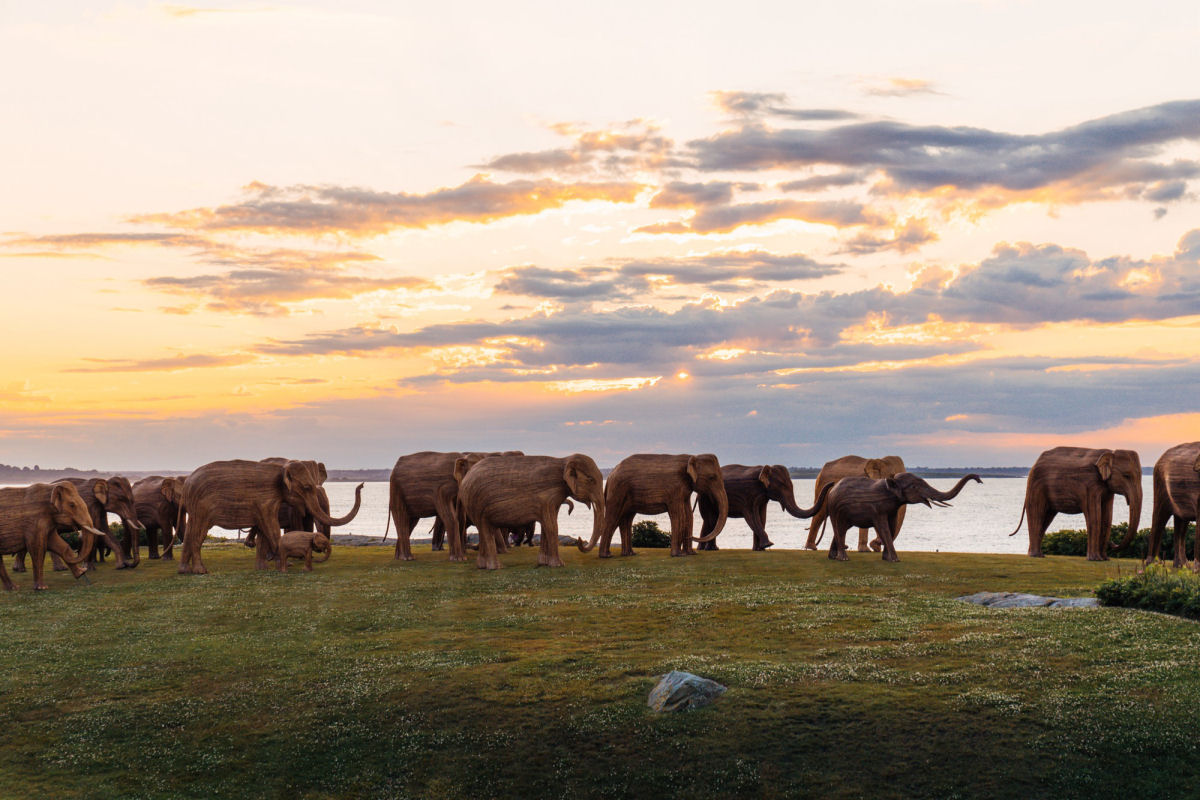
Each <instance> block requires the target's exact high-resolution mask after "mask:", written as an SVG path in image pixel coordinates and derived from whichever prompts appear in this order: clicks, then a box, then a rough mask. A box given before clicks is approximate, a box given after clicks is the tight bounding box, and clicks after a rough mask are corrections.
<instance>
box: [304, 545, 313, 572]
mask: <svg viewBox="0 0 1200 800" xmlns="http://www.w3.org/2000/svg"><path fill="white" fill-rule="evenodd" d="M304 570H305V572H312V548H311V547H309V548H308V549H306V550H305V551H304Z"/></svg>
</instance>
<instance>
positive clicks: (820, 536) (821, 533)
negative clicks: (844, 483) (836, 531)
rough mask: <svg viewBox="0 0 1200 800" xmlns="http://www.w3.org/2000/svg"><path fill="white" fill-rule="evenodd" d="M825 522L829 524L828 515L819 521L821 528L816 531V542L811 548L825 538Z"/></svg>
mask: <svg viewBox="0 0 1200 800" xmlns="http://www.w3.org/2000/svg"><path fill="white" fill-rule="evenodd" d="M832 485H833V484H829V486H832ZM829 486H826V487H825V488H826V489H828V488H829ZM827 522H829V515H828V514H826V515H825V517H824V518H823V519H822V520H821V527H820V528H818V529H817V540H816V541H815V542H813V547H816V546H817V545H819V544H820V543H821V540H822V539H824V538H825V523H827Z"/></svg>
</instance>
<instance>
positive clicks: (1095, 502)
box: [1083, 494, 1104, 561]
mask: <svg viewBox="0 0 1200 800" xmlns="http://www.w3.org/2000/svg"><path fill="white" fill-rule="evenodd" d="M1103 516H1104V498H1103V497H1101V496H1100V495H1099V494H1096V495H1094V496H1089V497H1088V498H1087V499H1086V501H1085V502H1084V506H1083V521H1084V524H1085V527H1086V528H1087V560H1088V561H1099V560H1100V556H1099V555H1098V551H1097V547H1098V546H1099V544H1100V525H1101V523H1102V518H1103Z"/></svg>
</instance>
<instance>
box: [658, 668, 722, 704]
mask: <svg viewBox="0 0 1200 800" xmlns="http://www.w3.org/2000/svg"><path fill="white" fill-rule="evenodd" d="M724 693H725V687H724V686H722V685H721V684H719V683H717V682H716V681H711V680H709V679H708V678H701V677H700V676H699V675H693V674H692V673H690V672H679V671H678V670H671V671H670V672H668V673H667V674H666V675H663V676H662V680H660V681H659V682H658V685H657V686H655V687H654V689H652V690H651V692H650V699H649V701H648V703H647V705H649V706H650V708H652V709H654V710H655V711H689V710H691V709H693V708H702V707H703V706H706V705H708V704H709V703H711V702H712V701H713V700H716V699H717V698H718V697H720V696H721V695H722V694H724Z"/></svg>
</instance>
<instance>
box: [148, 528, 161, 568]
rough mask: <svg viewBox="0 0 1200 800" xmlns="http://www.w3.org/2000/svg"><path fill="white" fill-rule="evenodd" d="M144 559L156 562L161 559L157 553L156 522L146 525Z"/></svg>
mask: <svg viewBox="0 0 1200 800" xmlns="http://www.w3.org/2000/svg"><path fill="white" fill-rule="evenodd" d="M146 557H147V558H153V559H154V560H156V561H157V560H158V559H159V558H162V556H160V555H159V553H158V523H156V522H151V523H150V524H148V525H146Z"/></svg>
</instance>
